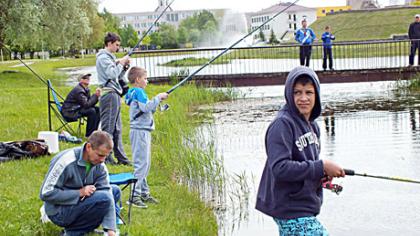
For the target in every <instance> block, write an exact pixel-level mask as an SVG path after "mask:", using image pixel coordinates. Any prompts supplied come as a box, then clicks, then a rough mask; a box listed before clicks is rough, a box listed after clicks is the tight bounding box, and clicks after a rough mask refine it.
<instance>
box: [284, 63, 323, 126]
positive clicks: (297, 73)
mask: <svg viewBox="0 0 420 236" xmlns="http://www.w3.org/2000/svg"><path fill="white" fill-rule="evenodd" d="M301 76H307V77H308V78H310V79H311V80H312V83H313V85H314V87H315V105H314V108H313V109H312V112H311V116H310V117H309V121H313V120H315V119H316V118H318V116H319V115H321V98H320V96H321V95H320V87H319V79H318V76H317V75H316V73H315V72H314V71H313V70H312V69H310V68H308V67H305V66H298V67H296V68H294V69H293V70H291V71H290V73H289V74H288V75H287V79H286V84H285V87H284V96H285V98H286V106H287V107H288V108H289V109H290V110H291V111H292V113H293V114H295V115H297V116H300V117H302V115H301V114H300V112H299V110H298V108H297V107H296V104H295V100H294V95H293V87H294V85H295V83H296V80H297V79H298V78H299V77H301Z"/></svg>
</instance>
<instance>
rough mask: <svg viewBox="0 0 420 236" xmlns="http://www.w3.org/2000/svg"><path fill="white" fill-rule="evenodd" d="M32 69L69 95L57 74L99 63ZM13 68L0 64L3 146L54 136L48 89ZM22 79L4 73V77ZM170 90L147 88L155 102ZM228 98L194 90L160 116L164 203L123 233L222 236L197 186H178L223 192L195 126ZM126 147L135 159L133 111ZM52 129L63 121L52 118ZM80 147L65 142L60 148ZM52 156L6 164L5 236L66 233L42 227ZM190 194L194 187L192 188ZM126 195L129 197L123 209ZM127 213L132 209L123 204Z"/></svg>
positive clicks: (155, 156) (158, 155)
mask: <svg viewBox="0 0 420 236" xmlns="http://www.w3.org/2000/svg"><path fill="white" fill-rule="evenodd" d="M33 61H34V62H35V63H34V64H32V65H31V67H32V68H34V69H35V70H36V71H37V72H38V73H39V74H42V76H43V78H45V79H52V80H53V83H54V86H55V89H56V90H57V91H59V92H60V93H62V94H66V93H67V92H68V91H69V90H70V89H71V88H70V87H66V86H64V83H63V79H64V77H65V76H63V75H61V74H58V73H57V72H54V71H53V69H55V68H59V67H72V66H81V65H83V66H85V65H86V66H87V65H93V64H92V63H94V59H93V58H86V59H74V60H68V59H67V60H56V61H39V60H33ZM12 64H14V63H4V64H0V92H1V96H0V107H1V110H0V117H1V119H0V127H1V128H0V133H1V134H2V136H1V139H0V141H11V140H24V139H34V138H36V137H37V133H38V132H39V131H42V130H48V120H47V90H46V87H45V86H44V85H43V84H42V83H41V82H40V81H39V80H37V79H35V78H34V76H33V75H32V74H30V73H28V72H26V69H25V68H10V67H9V66H10V65H12ZM11 69H12V70H17V71H19V72H18V73H1V72H2V71H4V70H11ZM168 88H169V87H168V86H152V85H151V86H149V87H148V88H147V91H148V94H149V97H152V96H154V95H156V94H157V93H159V92H162V91H167V90H168ZM225 99H229V97H227V96H226V95H224V94H222V93H220V92H217V91H209V90H204V89H201V88H196V87H195V86H189V85H187V86H184V87H181V88H179V89H178V90H177V91H176V92H174V93H172V94H171V96H170V98H169V99H168V100H167V101H168V103H169V104H170V105H171V108H170V110H168V111H167V112H164V113H161V112H157V113H156V114H155V121H156V131H154V132H153V133H152V134H153V141H152V143H153V145H152V169H151V171H150V175H149V178H148V180H149V184H150V186H151V191H152V194H154V195H155V196H156V197H157V198H158V199H159V200H160V201H161V203H160V204H159V205H151V206H149V208H148V209H146V210H144V209H133V212H132V222H131V225H130V226H128V227H127V226H123V227H122V232H128V233H129V234H130V235H216V234H217V223H216V219H215V216H214V213H213V211H212V209H211V208H210V207H209V206H206V205H205V203H203V202H202V201H200V197H199V194H198V192H197V191H194V189H198V188H197V186H195V187H194V186H189V187H187V186H185V185H180V184H178V183H179V182H181V181H182V182H185V180H188V181H189V182H196V183H200V182H201V181H206V182H207V183H208V184H210V185H213V186H216V187H217V186H221V185H222V182H223V179H222V174H221V173H222V172H223V171H222V167H221V165H220V164H219V163H218V162H217V161H216V160H215V159H214V156H215V155H214V152H213V150H212V148H211V147H212V144H211V143H210V144H209V145H207V147H210V148H208V149H206V150H203V149H202V145H201V143H200V140H198V138H196V135H195V127H197V125H199V124H200V122H201V121H202V120H203V119H208V118H209V117H210V116H209V114H210V111H208V113H199V114H198V113H196V112H195V107H196V106H198V105H200V104H211V103H214V102H216V101H220V100H225ZM122 108H123V109H122V120H123V141H124V148H125V151H126V152H127V154H128V155H129V158H131V148H130V143H129V138H128V133H129V124H128V106H126V105H123V106H122ZM53 122H54V127H57V125H58V121H57V120H56V119H53ZM70 147H74V145H72V144H67V143H60V149H61V150H64V149H67V148H70ZM51 158H52V156H44V157H40V158H38V159H32V160H24V161H15V162H7V163H1V164H0V178H1V179H2V181H1V182H0V189H1V192H0V208H1V209H3V213H2V214H0V222H2V224H1V225H0V235H58V233H59V232H60V228H59V227H56V226H54V225H53V224H41V223H40V222H39V208H40V206H41V205H42V202H41V201H40V199H39V189H40V186H41V183H42V181H43V178H44V175H45V174H46V172H47V169H48V165H49V161H50V159H51ZM109 170H110V172H113V173H117V172H124V171H132V167H121V166H109ZM191 187H192V188H191ZM127 197H128V194H127V191H125V192H124V193H123V198H124V202H125V200H126V199H127ZM124 207H125V210H123V214H126V213H127V212H126V211H127V209H128V207H127V206H126V205H125V204H124Z"/></svg>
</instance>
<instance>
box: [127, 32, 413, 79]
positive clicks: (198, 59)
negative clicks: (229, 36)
mask: <svg viewBox="0 0 420 236" xmlns="http://www.w3.org/2000/svg"><path fill="white" fill-rule="evenodd" d="M410 46H411V42H410V41H409V40H371V41H355V42H337V43H335V44H334V45H333V49H332V51H333V57H334V59H333V68H334V70H333V71H330V70H327V71H324V70H323V67H322V64H323V47H322V44H320V43H318V44H314V45H313V46H312V56H311V61H310V67H311V68H312V69H314V70H315V71H316V72H317V74H318V76H319V78H320V81H321V83H340V82H367V81H389V80H406V79H410V78H412V76H414V75H416V74H417V73H418V72H420V68H419V67H417V66H414V67H409V66H408V65H409V58H408V57H409V54H410ZM224 49H225V48H198V49H177V50H153V51H140V52H135V54H134V55H133V57H134V58H135V60H134V61H135V64H136V65H138V66H141V67H144V68H146V70H147V71H148V76H149V80H150V81H151V82H152V83H167V82H169V81H170V80H175V81H176V80H177V79H183V78H185V77H186V76H187V75H188V74H190V73H192V72H194V71H195V70H197V69H198V68H200V67H201V66H202V65H204V64H206V63H207V62H208V61H209V60H210V59H212V58H213V57H215V56H216V55H218V54H219V53H221V52H222V51H223V50H224ZM414 61H415V65H417V64H418V63H417V61H418V57H417V56H416V58H415V60H414ZM296 66H299V45H297V44H288V45H278V46H266V47H238V48H234V49H232V50H230V51H228V52H227V53H226V54H225V55H223V56H221V57H220V58H218V59H217V60H216V61H215V62H214V63H212V64H211V65H209V66H207V67H206V68H204V69H203V70H201V71H200V72H199V73H198V74H197V76H195V77H194V81H195V82H196V83H199V84H204V85H206V86H258V85H280V84H284V82H285V80H286V76H287V73H288V72H289V71H290V70H291V69H292V68H294V67H296Z"/></svg>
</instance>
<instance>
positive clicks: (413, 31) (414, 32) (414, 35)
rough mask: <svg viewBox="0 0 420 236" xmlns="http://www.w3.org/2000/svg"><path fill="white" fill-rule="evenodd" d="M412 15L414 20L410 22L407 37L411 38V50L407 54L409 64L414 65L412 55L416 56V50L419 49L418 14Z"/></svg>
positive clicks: (419, 24)
mask: <svg viewBox="0 0 420 236" xmlns="http://www.w3.org/2000/svg"><path fill="white" fill-rule="evenodd" d="M414 17H415V20H414V22H413V23H411V24H410V27H409V28H408V38H410V39H411V50H410V56H409V64H410V66H412V65H414V57H415V56H416V51H417V50H419V51H420V41H419V40H420V14H417V15H415V16H414ZM419 53H420V52H419ZM417 65H420V56H419V57H418V58H417Z"/></svg>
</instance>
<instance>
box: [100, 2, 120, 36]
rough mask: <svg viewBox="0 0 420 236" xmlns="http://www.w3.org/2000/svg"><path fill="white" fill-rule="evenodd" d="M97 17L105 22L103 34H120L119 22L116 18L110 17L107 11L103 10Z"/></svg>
mask: <svg viewBox="0 0 420 236" xmlns="http://www.w3.org/2000/svg"><path fill="white" fill-rule="evenodd" d="M99 16H100V17H101V18H102V19H103V20H104V22H105V32H114V33H118V34H119V33H120V32H119V28H120V20H119V19H118V17H116V16H114V15H112V14H111V13H110V12H109V11H107V10H106V9H105V8H104V11H103V12H102V13H99Z"/></svg>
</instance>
